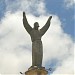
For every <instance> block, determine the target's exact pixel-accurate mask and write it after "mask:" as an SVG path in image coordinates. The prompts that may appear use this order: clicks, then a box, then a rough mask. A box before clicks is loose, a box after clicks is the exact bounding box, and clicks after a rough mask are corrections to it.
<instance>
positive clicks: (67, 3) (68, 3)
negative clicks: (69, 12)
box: [64, 0, 75, 8]
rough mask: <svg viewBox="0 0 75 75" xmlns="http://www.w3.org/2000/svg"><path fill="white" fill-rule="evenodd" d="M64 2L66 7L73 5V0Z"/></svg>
mask: <svg viewBox="0 0 75 75" xmlns="http://www.w3.org/2000/svg"><path fill="white" fill-rule="evenodd" d="M64 3H65V6H66V7H67V8H71V7H74V5H75V0H64Z"/></svg>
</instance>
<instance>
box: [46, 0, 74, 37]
mask: <svg viewBox="0 0 75 75" xmlns="http://www.w3.org/2000/svg"><path fill="white" fill-rule="evenodd" d="M45 2H46V8H47V11H48V12H50V13H52V14H57V15H58V16H59V18H60V20H61V21H62V22H63V23H64V26H63V29H64V32H65V33H68V34H70V35H71V37H72V38H74V6H73V7H72V8H69V9H67V8H66V7H65V6H64V0H46V1H45ZM64 20H65V21H64Z"/></svg>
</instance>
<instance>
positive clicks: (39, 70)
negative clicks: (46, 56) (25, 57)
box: [25, 67, 48, 75]
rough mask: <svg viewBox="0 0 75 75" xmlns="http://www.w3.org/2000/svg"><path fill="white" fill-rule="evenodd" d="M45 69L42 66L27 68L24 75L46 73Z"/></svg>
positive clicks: (43, 74)
mask: <svg viewBox="0 0 75 75" xmlns="http://www.w3.org/2000/svg"><path fill="white" fill-rule="evenodd" d="M47 73H48V72H47V71H46V70H45V68H44V67H42V68H36V67H35V68H29V69H28V71H26V72H25V75H47Z"/></svg>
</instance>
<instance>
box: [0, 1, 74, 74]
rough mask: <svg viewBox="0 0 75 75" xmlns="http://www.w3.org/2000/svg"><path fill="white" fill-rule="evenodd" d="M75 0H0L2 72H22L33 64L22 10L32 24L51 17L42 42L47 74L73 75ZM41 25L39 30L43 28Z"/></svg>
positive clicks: (0, 61)
mask: <svg viewBox="0 0 75 75" xmlns="http://www.w3.org/2000/svg"><path fill="white" fill-rule="evenodd" d="M74 7H75V0H0V75H20V73H19V72H25V71H27V70H28V68H29V67H30V66H31V64H32V50H31V49H32V43H31V38H30V36H29V34H28V33H27V32H26V30H25V29H24V27H23V22H22V20H23V11H25V13H26V17H27V20H28V23H29V24H30V25H31V26H32V27H33V24H34V22H36V21H37V22H39V25H40V28H41V27H42V26H44V25H45V23H46V22H47V20H48V17H49V16H52V20H51V25H50V28H49V29H48V31H47V32H46V33H45V35H44V36H43V37H42V42H43V63H42V66H45V68H46V69H48V68H52V70H51V71H49V72H48V75H60V74H61V75H74V67H75V65H74V54H75V53H74V48H75V39H74V34H75V33H74V20H75V14H74ZM40 28H39V29H40Z"/></svg>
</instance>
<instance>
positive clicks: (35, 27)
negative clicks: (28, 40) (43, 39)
mask: <svg viewBox="0 0 75 75" xmlns="http://www.w3.org/2000/svg"><path fill="white" fill-rule="evenodd" d="M38 27H39V23H38V22H35V23H34V29H36V30H38Z"/></svg>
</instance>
